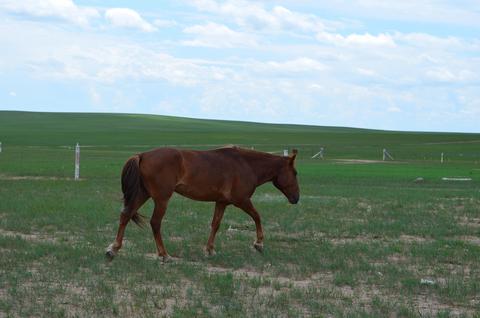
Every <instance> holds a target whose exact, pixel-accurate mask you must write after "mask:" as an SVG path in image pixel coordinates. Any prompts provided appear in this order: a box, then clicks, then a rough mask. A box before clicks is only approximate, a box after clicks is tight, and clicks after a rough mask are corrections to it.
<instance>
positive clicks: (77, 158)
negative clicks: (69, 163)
mask: <svg viewBox="0 0 480 318" xmlns="http://www.w3.org/2000/svg"><path fill="white" fill-rule="evenodd" d="M78 179H80V146H79V145H78V142H77V145H76V146H75V180H78Z"/></svg>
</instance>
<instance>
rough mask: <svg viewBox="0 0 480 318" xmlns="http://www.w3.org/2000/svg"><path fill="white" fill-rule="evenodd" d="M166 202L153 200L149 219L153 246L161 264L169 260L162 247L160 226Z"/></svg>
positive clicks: (165, 209)
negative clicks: (153, 204) (153, 206)
mask: <svg viewBox="0 0 480 318" xmlns="http://www.w3.org/2000/svg"><path fill="white" fill-rule="evenodd" d="M167 204H168V200H155V208H154V209H153V214H152V217H151V219H150V225H151V227H152V232H153V238H154V239H155V244H156V245H157V253H158V256H160V257H162V260H163V262H166V261H168V260H169V259H170V255H168V253H167V250H166V249H165V246H164V245H163V240H162V233H161V226H162V219H163V216H164V215H165V212H166V211H167Z"/></svg>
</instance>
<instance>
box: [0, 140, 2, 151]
mask: <svg viewBox="0 0 480 318" xmlns="http://www.w3.org/2000/svg"><path fill="white" fill-rule="evenodd" d="M0 152H2V142H1V141H0Z"/></svg>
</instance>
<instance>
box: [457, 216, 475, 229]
mask: <svg viewBox="0 0 480 318" xmlns="http://www.w3.org/2000/svg"><path fill="white" fill-rule="evenodd" d="M457 223H458V224H459V225H462V226H468V227H474V228H480V218H471V217H467V216H462V217H459V218H457Z"/></svg>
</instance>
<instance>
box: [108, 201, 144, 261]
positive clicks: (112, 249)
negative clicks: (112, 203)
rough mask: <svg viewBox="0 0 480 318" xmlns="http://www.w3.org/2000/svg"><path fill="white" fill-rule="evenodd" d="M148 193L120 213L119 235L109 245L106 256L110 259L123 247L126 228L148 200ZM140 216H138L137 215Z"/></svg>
mask: <svg viewBox="0 0 480 318" xmlns="http://www.w3.org/2000/svg"><path fill="white" fill-rule="evenodd" d="M147 199H148V195H146V194H141V195H139V196H138V197H137V199H136V200H135V201H134V203H133V204H132V206H125V207H124V208H123V211H122V213H120V224H119V226H118V231H117V236H116V238H115V241H114V242H113V243H112V244H110V245H109V246H108V247H107V252H106V256H107V257H108V258H109V259H113V257H114V256H115V255H117V253H118V251H119V250H120V248H122V242H123V235H124V234H125V228H126V226H127V224H128V222H129V221H130V219H131V218H132V217H134V216H136V214H137V210H138V209H139V208H140V207H141V206H142V205H143V204H144V203H145V201H147ZM137 217H138V216H137Z"/></svg>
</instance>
